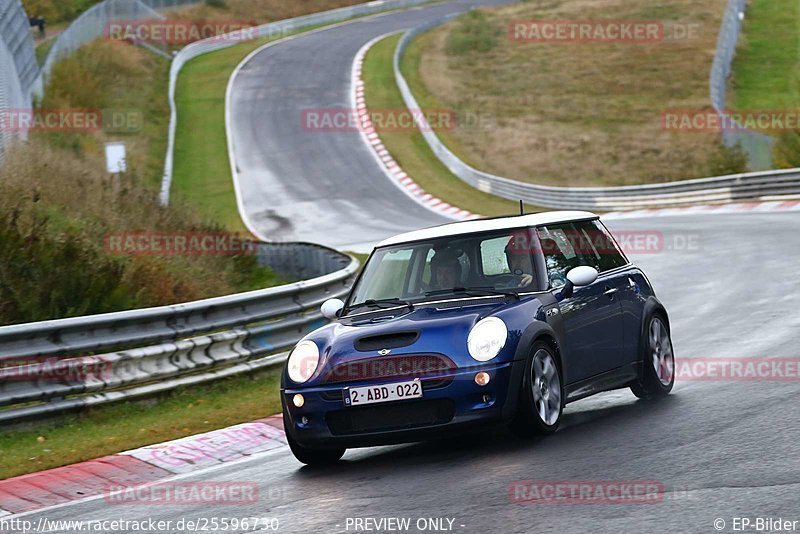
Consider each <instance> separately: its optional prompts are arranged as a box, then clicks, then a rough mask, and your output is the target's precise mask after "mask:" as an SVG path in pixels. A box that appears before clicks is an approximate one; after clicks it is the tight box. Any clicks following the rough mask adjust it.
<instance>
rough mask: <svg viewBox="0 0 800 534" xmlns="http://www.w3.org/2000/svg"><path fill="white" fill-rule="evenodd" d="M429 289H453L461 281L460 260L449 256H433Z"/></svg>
mask: <svg viewBox="0 0 800 534" xmlns="http://www.w3.org/2000/svg"><path fill="white" fill-rule="evenodd" d="M431 269H432V271H433V276H432V277H431V289H433V290H438V289H453V288H454V287H456V286H457V285H458V284H459V282H460V281H461V262H459V261H458V258H456V257H453V256H450V257H444V256H438V255H437V256H435V257H434V258H433V259H432V260H431Z"/></svg>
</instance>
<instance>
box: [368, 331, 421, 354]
mask: <svg viewBox="0 0 800 534" xmlns="http://www.w3.org/2000/svg"><path fill="white" fill-rule="evenodd" d="M419 334H420V332H419V330H414V331H409V332H391V333H389V334H376V335H373V336H364V337H362V338H358V339H357V340H356V342H355V347H356V350H357V351H360V352H375V351H377V350H382V349H397V348H400V347H407V346H409V345H413V344H414V343H416V341H417V340H418V339H419Z"/></svg>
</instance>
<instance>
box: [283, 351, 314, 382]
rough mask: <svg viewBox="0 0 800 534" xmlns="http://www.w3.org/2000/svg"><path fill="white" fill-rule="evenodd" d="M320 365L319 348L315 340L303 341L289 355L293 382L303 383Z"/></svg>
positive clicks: (289, 370) (290, 373)
mask: <svg viewBox="0 0 800 534" xmlns="http://www.w3.org/2000/svg"><path fill="white" fill-rule="evenodd" d="M318 365H319V348H318V347H317V344H316V343H314V342H313V341H308V340H306V341H301V342H300V343H298V344H297V346H296V347H295V348H294V350H292V353H291V354H290V355H289V363H288V367H287V370H288V373H289V378H290V379H291V380H292V382H296V383H298V384H302V383H304V382H308V379H309V378H311V377H312V376H313V375H314V371H316V370H317V366H318Z"/></svg>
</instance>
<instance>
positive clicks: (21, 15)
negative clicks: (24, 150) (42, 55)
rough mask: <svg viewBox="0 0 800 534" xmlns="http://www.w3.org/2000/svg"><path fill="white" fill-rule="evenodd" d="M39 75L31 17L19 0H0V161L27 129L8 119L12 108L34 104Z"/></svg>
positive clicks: (21, 107)
mask: <svg viewBox="0 0 800 534" xmlns="http://www.w3.org/2000/svg"><path fill="white" fill-rule="evenodd" d="M38 75H39V67H38V66H37V64H36V56H35V53H34V50H33V38H32V37H31V34H30V26H29V24H28V17H27V15H26V14H25V10H24V9H23V8H22V4H21V3H20V1H19V0H0V163H2V161H3V156H4V153H5V151H6V149H7V147H8V145H9V143H11V142H12V139H13V138H14V137H15V136H17V135H19V136H24V135H25V131H24V130H21V129H19V128H17V127H16V126H15V125H13V124H10V123H9V122H8V120H7V119H8V117H7V115H9V113H8V112H9V111H10V110H14V109H24V108H30V107H31V99H30V93H31V86H32V85H33V83H34V82H35V80H36V78H37V77H38Z"/></svg>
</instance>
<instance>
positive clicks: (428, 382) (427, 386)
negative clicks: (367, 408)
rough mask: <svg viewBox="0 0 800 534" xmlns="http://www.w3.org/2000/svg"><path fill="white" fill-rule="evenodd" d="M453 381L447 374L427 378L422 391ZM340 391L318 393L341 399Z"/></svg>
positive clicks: (328, 398)
mask: <svg viewBox="0 0 800 534" xmlns="http://www.w3.org/2000/svg"><path fill="white" fill-rule="evenodd" d="M452 381H453V377H452V376H447V377H445V378H431V379H428V380H423V381H422V391H423V393H424V392H425V391H430V390H432V389H439V388H443V387H445V386H448V385H450V383H451V382H452ZM342 391H343V390H341V389H334V390H333V391H323V392H321V393H320V394H319V395H320V397H322V398H323V399H325V400H326V401H340V402H341V401H342Z"/></svg>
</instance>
